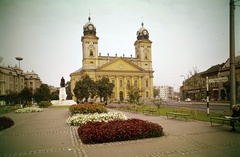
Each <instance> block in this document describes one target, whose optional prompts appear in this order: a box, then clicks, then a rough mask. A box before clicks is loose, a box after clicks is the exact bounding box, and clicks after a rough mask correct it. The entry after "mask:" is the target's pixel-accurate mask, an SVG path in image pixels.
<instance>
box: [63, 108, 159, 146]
mask: <svg viewBox="0 0 240 157" xmlns="http://www.w3.org/2000/svg"><path fill="white" fill-rule="evenodd" d="M69 111H70V113H71V116H70V117H69V118H68V119H67V120H66V123H68V124H69V125H71V126H79V127H78V135H79V137H80V139H81V140H82V142H83V143H85V144H95V143H105V142H115V141H126V140H137V139H143V138H153V137H160V136H162V135H163V128H162V127H161V126H160V125H158V124H155V123H152V122H148V121H144V120H140V119H129V118H128V117H126V115H124V114H123V113H121V112H107V110H106V108H105V107H104V106H103V105H102V104H94V105H92V104H91V105H90V104H82V105H72V106H70V107H69Z"/></svg>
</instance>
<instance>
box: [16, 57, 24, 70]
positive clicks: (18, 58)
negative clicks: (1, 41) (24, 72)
mask: <svg viewBox="0 0 240 157" xmlns="http://www.w3.org/2000/svg"><path fill="white" fill-rule="evenodd" d="M15 59H16V60H18V67H19V69H20V61H22V60H23V58H22V57H15Z"/></svg>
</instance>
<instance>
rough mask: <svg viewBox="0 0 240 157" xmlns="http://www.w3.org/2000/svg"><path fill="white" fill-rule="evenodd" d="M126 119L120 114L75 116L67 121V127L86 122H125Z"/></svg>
mask: <svg viewBox="0 0 240 157" xmlns="http://www.w3.org/2000/svg"><path fill="white" fill-rule="evenodd" d="M126 119H127V117H126V116H125V115H124V114H123V113H120V112H108V113H94V114H77V115H74V116H71V117H69V118H68V119H67V123H68V124H69V125H74V126H79V125H82V124H86V123H88V122H108V121H113V120H126Z"/></svg>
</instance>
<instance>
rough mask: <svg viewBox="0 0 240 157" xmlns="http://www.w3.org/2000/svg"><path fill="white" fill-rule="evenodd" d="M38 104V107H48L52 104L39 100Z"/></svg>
mask: <svg viewBox="0 0 240 157" xmlns="http://www.w3.org/2000/svg"><path fill="white" fill-rule="evenodd" d="M38 106H39V107H40V108H48V107H50V106H52V103H51V102H50V101H41V102H40V103H39V104H38Z"/></svg>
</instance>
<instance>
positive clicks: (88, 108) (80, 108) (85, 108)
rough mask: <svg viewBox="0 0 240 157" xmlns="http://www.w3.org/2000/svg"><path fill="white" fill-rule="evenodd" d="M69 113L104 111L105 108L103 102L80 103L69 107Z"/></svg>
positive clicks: (105, 110)
mask: <svg viewBox="0 0 240 157" xmlns="http://www.w3.org/2000/svg"><path fill="white" fill-rule="evenodd" d="M69 111H70V112H71V114H77V113H79V114H89V113H106V112H107V109H106V108H105V107H104V106H103V104H81V105H72V106H70V107H69Z"/></svg>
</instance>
